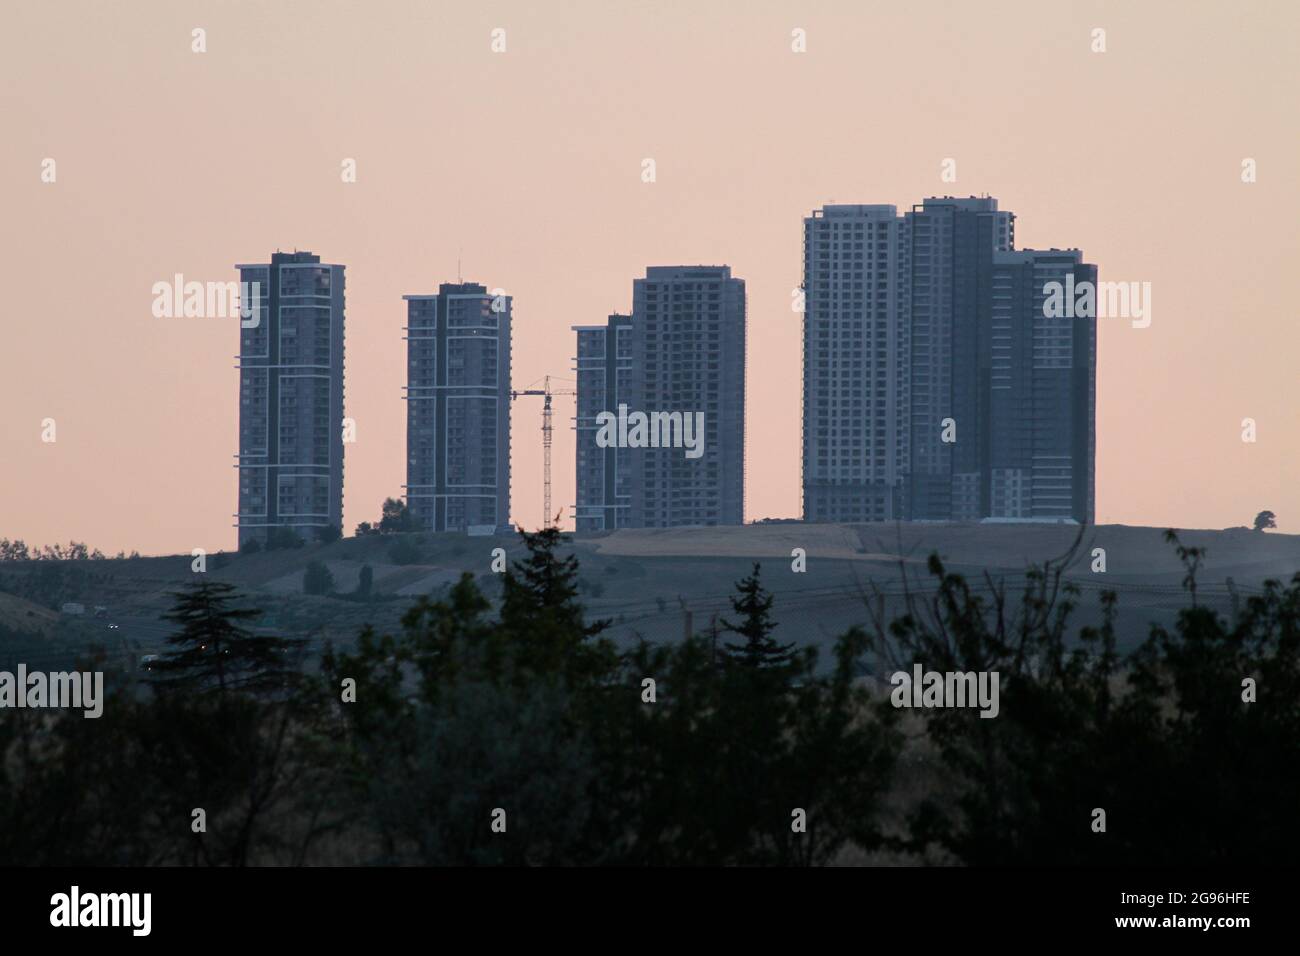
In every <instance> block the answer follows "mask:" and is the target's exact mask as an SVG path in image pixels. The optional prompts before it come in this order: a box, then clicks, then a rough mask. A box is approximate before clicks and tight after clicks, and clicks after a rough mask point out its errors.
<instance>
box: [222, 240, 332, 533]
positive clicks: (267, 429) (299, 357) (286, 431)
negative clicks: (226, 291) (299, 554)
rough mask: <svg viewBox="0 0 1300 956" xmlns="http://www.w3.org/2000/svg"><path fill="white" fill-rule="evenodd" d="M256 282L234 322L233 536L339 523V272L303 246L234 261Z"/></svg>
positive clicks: (243, 276)
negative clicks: (262, 259)
mask: <svg viewBox="0 0 1300 956" xmlns="http://www.w3.org/2000/svg"><path fill="white" fill-rule="evenodd" d="M237 268H238V269H239V274H240V282H241V283H244V284H245V287H247V288H249V289H250V290H251V289H252V288H253V284H254V283H255V284H256V288H257V290H258V295H257V297H256V303H255V304H256V310H255V313H254V314H255V315H256V316H257V322H256V324H253V322H252V321H251V317H250V319H249V320H246V321H245V322H241V328H240V350H239V352H240V354H239V378H240V384H239V389H240V415H239V455H238V462H237V468H238V472H239V493H238V502H239V504H238V512H237V514H236V524H237V527H238V542H239V545H240V546H241V547H242V546H243V545H244V544H245V542H247V541H249V540H250V539H256V540H258V541H265V540H266V536H267V534H268V532H269V531H270V529H272V528H277V527H286V528H290V529H292V530H293V531H294V532H295V533H297V534H298V535H300V536H301V537H303V538H305V539H308V540H314V539H315V537H316V536H317V535H318V534H319V533H320V531H321V529H323V528H326V527H329V526H333V527H336V528H338V529H339V530H340V531H341V530H342V526H343V430H342V429H343V407H344V394H343V381H344V378H343V364H344V363H343V345H344V300H345V289H344V270H343V266H341V265H329V264H324V263H321V261H320V257H319V256H315V255H312V254H311V253H310V252H294V253H280V252H277V253H275V254H274V255H272V257H271V261H270V263H267V264H248V265H240V266H238V267H237Z"/></svg>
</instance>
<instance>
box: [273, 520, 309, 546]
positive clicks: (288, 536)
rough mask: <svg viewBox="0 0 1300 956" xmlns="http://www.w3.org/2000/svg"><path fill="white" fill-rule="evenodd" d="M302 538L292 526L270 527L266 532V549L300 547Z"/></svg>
mask: <svg viewBox="0 0 1300 956" xmlns="http://www.w3.org/2000/svg"><path fill="white" fill-rule="evenodd" d="M303 543H304V542H303V540H302V538H301V537H300V536H299V534H298V532H296V531H294V530H293V529H292V528H288V527H285V526H283V525H281V526H280V527H278V528H272V529H271V530H270V531H268V532H267V533H266V550H267V551H278V550H281V549H286V550H287V549H292V548H301V547H302V546H303Z"/></svg>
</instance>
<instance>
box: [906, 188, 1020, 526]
mask: <svg viewBox="0 0 1300 956" xmlns="http://www.w3.org/2000/svg"><path fill="white" fill-rule="evenodd" d="M908 220H909V222H910V225H911V228H910V234H911V243H912V256H911V266H912V274H911V328H912V334H911V353H910V363H911V373H910V378H911V388H910V400H909V405H910V409H909V415H910V422H911V441H910V446H911V447H910V453H911V461H910V464H909V467H908V471H909V475H910V481H909V492H908V501H909V507H908V514H909V516H910V517H911V518H913V519H916V520H931V521H963V520H966V521H969V520H976V519H978V518H980V517H981V514H980V505H979V500H980V490H979V488H978V487H977V484H978V472H979V454H980V448H981V446H982V443H983V442H984V441H985V440H986V434H985V433H984V432H983V431H982V430H981V429H982V418H981V409H980V406H979V402H978V396H979V394H980V389H979V383H978V375H979V368H980V359H979V355H980V352H981V347H982V343H981V339H980V329H981V328H986V327H987V324H988V318H987V313H988V309H989V307H990V304H991V298H990V290H989V282H990V278H991V267H992V261H993V253H994V251H998V250H1007V249H1011V248H1014V243H1015V216H1014V215H1012V214H1011V213H1009V212H1000V211H998V201H997V200H996V199H993V198H985V197H979V198H977V197H970V198H967V199H957V198H953V197H950V196H945V197H942V198H931V199H926V200H925V201H924V202H923V203H921V204H920V205H918V206H914V207H913V208H912V211H911V212H910V213H908ZM954 439H955V440H954Z"/></svg>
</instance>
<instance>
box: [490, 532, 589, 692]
mask: <svg viewBox="0 0 1300 956" xmlns="http://www.w3.org/2000/svg"><path fill="white" fill-rule="evenodd" d="M520 536H521V537H522V538H523V540H524V546H525V547H526V548H527V549H528V556H527V557H526V558H525V559H524V560H522V561H515V562H513V564H512V565H511V567H510V569H509V570H508V571H506V573H505V580H504V582H503V590H502V597H501V627H502V630H503V632H504V633H505V634H506V635H507V637H508V638H509V639H510V640H511V641H512V643H513V644H514V645H515V646H516V647H518V648H519V649H520V653H521V654H522V655H523V657H524V663H525V665H526V666H529V667H532V668H534V669H536V670H538V671H542V672H549V673H554V672H556V671H560V670H565V669H567V670H568V671H569V673H570V674H577V673H585V674H590V673H593V672H594V671H596V670H601V669H608V667H609V666H610V665H611V659H612V655H613V648H612V645H611V644H609V642H608V641H598V642H591V641H590V639H591V638H593V637H595V636H596V635H598V634H599V633H600V632H601V631H603V630H605V628H606V627H608V626H609V621H594V622H592V623H591V624H588V623H587V622H586V615H585V611H584V609H583V607H582V603H581V602H580V601H579V600H578V559H577V558H576V557H575V556H574V555H572V554H570V555H568V556H566V557H563V558H561V557H560V556H559V555H557V554H556V550H557V549H558V548H559V546H560V545H561V544H563V543H564V541H565V540H566V539H565V538H564V536H563V535H562V534H561V533H560V531H559V529H558V528H553V527H552V528H544V529H543V530H541V531H536V532H531V533H530V532H527V531H520Z"/></svg>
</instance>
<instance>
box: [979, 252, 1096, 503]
mask: <svg viewBox="0 0 1300 956" xmlns="http://www.w3.org/2000/svg"><path fill="white" fill-rule="evenodd" d="M1071 278H1072V281H1070V280H1071ZM1085 281H1086V282H1091V283H1092V284H1093V287H1094V288H1095V287H1096V282H1097V267H1096V266H1095V265H1089V264H1086V263H1084V262H1083V257H1082V254H1081V253H1080V252H1079V251H1078V250H1074V249H1070V250H1056V249H1052V250H1049V251H1040V250H1033V249H1025V250H1021V251H1019V252H1011V251H1002V252H996V253H994V255H993V262H992V281H991V285H992V299H991V314H990V317H989V330H988V335H987V342H988V346H987V349H986V350H985V351H984V352H983V354H982V355H981V362H980V366H981V367H980V371H981V376H982V383H981V384H982V388H983V389H984V391H985V394H982V395H981V404H982V405H983V406H984V407H985V408H986V414H987V416H988V423H987V426H986V428H985V431H986V433H987V435H988V438H987V439H986V441H985V442H984V443H983V447H981V449H980V455H981V460H980V462H979V466H980V478H979V488H980V492H981V495H982V499H983V500H982V501H981V503H980V510H981V514H982V516H987V517H992V518H1001V519H1026V520H1033V521H1043V520H1063V519H1067V520H1068V519H1073V520H1075V521H1078V522H1079V523H1081V524H1083V523H1088V524H1091V523H1092V522H1093V520H1094V514H1095V494H1096V489H1095V484H1094V482H1095V477H1094V476H1095V467H1096V455H1097V451H1096V447H1097V446H1096V404H1097V320H1096V317H1095V315H1093V316H1078V315H1055V314H1052V310H1049V309H1048V308H1046V302H1045V300H1046V299H1047V298H1048V296H1049V294H1050V293H1049V290H1051V289H1052V286H1053V284H1056V286H1057V289H1059V290H1065V289H1072V288H1077V287H1078V286H1079V284H1080V283H1083V282H1085Z"/></svg>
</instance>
